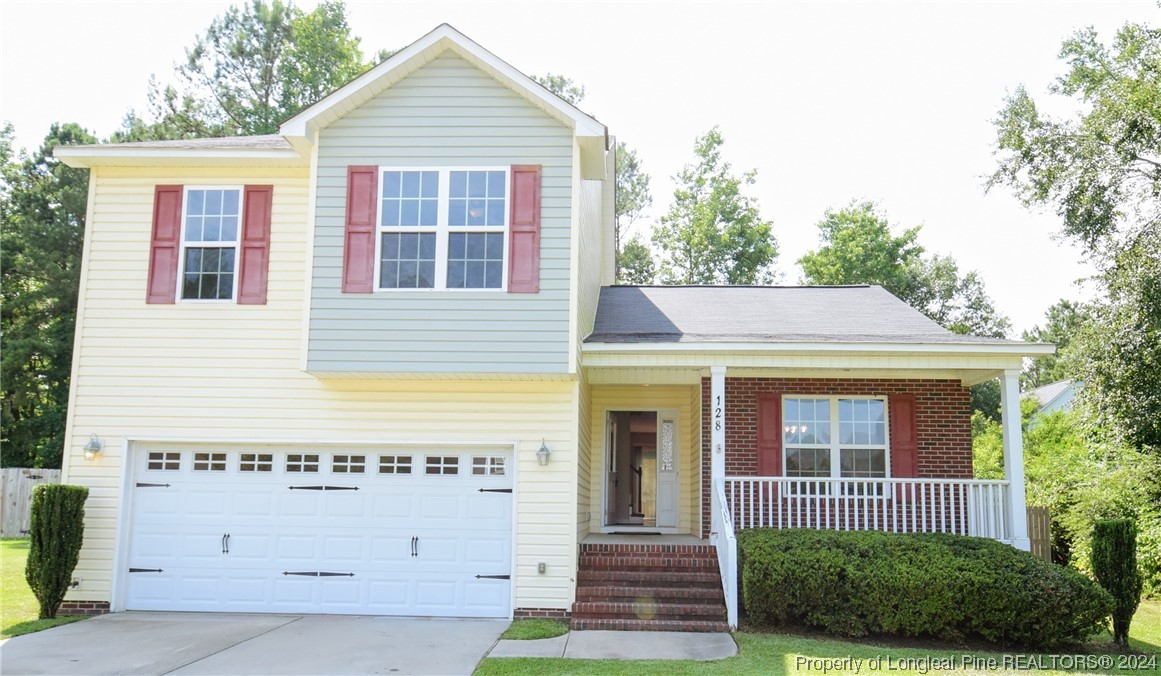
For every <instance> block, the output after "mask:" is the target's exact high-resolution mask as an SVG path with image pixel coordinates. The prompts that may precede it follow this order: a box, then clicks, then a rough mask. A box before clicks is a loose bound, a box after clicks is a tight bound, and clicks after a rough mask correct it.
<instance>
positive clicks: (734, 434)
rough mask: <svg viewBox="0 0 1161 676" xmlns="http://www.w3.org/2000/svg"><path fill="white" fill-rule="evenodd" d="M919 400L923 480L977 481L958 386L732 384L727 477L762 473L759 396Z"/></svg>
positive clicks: (706, 394)
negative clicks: (895, 396)
mask: <svg viewBox="0 0 1161 676" xmlns="http://www.w3.org/2000/svg"><path fill="white" fill-rule="evenodd" d="M759 392H772V393H775V394H803V395H819V396H836V395H862V396H887V395H892V394H914V395H915V403H916V411H915V425H916V428H917V429H916V433H917V436H918V442H919V452H918V460H919V476H921V477H926V478H945V479H970V478H972V424H971V393H970V391H969V390H968V388H967V387H964V386H963V385H962V384H960V382H959V381H958V380H889V379H862V378H726V474H727V475H728V476H732V475H739V476H751V475H754V474H757V473H758V393H759ZM710 396H711V392H710V379H709V378H702V381H701V418H702V419H701V430H702V433H701V446H702V454H701V458H702V468H701V472H702V477H703V481H702V484H701V492H702V496H701V504H702V514H701V519H702V524H701V526H702V533H704V534H708V533H709V531H710V488H711V486H710V481H709V478H710V462H711V461H710V457H711V452H712V449H711V442H710V432H711V425H710V411H711V410H712V407H711V406H710Z"/></svg>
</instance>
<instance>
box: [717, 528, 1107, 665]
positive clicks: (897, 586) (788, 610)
mask: <svg viewBox="0 0 1161 676" xmlns="http://www.w3.org/2000/svg"><path fill="white" fill-rule="evenodd" d="M738 545H739V547H738V549H739V558H740V559H741V560H740V563H739V567H740V568H741V583H742V589H741V594H742V601H743V604H744V607H745V609H746V616H747V620H748V621H750V622H752V623H754V624H757V625H791V624H801V625H806V626H810V627H816V628H821V629H823V630H824V631H826V632H828V633H831V634H837V635H840V636H866V635H868V634H890V635H898V636H935V637H939V638H942V639H947V640H962V639H964V638H967V637H979V638H983V639H985V640H987V641H990V642H992V643H997V644H1000V645H1019V646H1025V647H1029V648H1051V647H1056V646H1059V645H1063V644H1068V643H1073V642H1079V641H1083V640H1084V639H1085V638H1086V637H1088V636H1089V635H1091V634H1094V633H1096V632H1098V631H1100V630H1101V629H1103V627H1104V621H1105V618H1107V617H1108V615H1109V613H1110V612H1112V609H1113V599H1112V597H1111V596H1109V594H1108V593H1107V592H1106V591H1104V590H1103V589H1101V588H1100V587H1099V586H1097V585H1096V584H1095V583H1093V582H1092V581H1091V580H1089V579H1088V578H1086V577H1085V576H1083V575H1081V574H1080V573H1077V572H1076V571H1073V570H1069V569H1067V568H1063V567H1061V566H1056V565H1053V564H1050V563H1047V562H1045V561H1041V560H1040V559H1038V558H1036V557H1035V556H1032V555H1031V554H1029V553H1027V552H1022V551H1019V550H1017V549H1015V548H1014V547H1011V546H1009V545H1006V544H1003V543H1001V542H996V541H995V540H988V539H984V538H972V537H965V536H960V535H946V534H942V533H925V534H899V533H879V532H873V531H847V532H839V531H824V530H806V529H786V530H770V529H756V530H743V531H742V532H741V533H739V534H738Z"/></svg>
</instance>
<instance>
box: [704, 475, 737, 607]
mask: <svg viewBox="0 0 1161 676" xmlns="http://www.w3.org/2000/svg"><path fill="white" fill-rule="evenodd" d="M712 503H713V504H712V508H713V509H716V510H718V517H719V518H718V530H717V531H716V532H714V533H711V534H710V535H711V537H712V538H713V541H714V548H715V549H716V550H717V554H718V571H719V572H720V573H721V576H722V593H723V594H725V597H726V621H727V622H729V625H730V629H731V630H733V629H737V628H738V539H737V537H735V535H734V516H733V514H732V513H731V510H730V503H729V502H727V501H726V488H725V482H723V481H722V480H721V479H715V480H714V491H713V500H712Z"/></svg>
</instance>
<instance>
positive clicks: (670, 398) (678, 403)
mask: <svg viewBox="0 0 1161 676" xmlns="http://www.w3.org/2000/svg"><path fill="white" fill-rule="evenodd" d="M591 397H592V404H591V406H592V410H591V414H590V421H591V424H590V428H589V435H590V438H591V439H592V449H591V453H590V465H591V470H590V472H589V482H590V486H591V490H590V491H589V493H590V497H589V513H590V514H591V515H592V519H591V521H590V522H589V529H588V530H589V532H600V529H601V525H602V524H603V523H604V512H603V511H602V509H601V501H602V497H603V492H604V491H605V480H604V477H605V460H606V458H605V451H606V449H605V448H604V439H605V414H606V413H607V412H608V411H650V410H655V409H657V410H676V411H677V412H678V415H679V416H680V423H679V424H680V432H679V448H678V453H679V456H678V457H679V462H678V466H679V467H680V468H681V470H680V471H681V475H680V476H679V477H678V504H677V508H678V521H677V528H678V531H679V532H681V533H692V534H694V535H698V534H699V533H698V531H699V525H698V521H697V517H696V510H697V509H700V504H701V498H700V497H699V496H698V495H697V492H698V488H697V487H698V486H699V485H700V470H697V471H695V465H696V462H697V458H698V457H700V456H699V450H698V449H699V448H700V446H701V437H700V435H701V425H700V422H699V420H697V418H698V417H699V416H700V415H701V406H700V405H697V406H696V408H695V402H698V401H700V399H699V394H698V388H697V387H696V386H682V385H659V386H652V387H642V386H640V385H594V386H592V388H591Z"/></svg>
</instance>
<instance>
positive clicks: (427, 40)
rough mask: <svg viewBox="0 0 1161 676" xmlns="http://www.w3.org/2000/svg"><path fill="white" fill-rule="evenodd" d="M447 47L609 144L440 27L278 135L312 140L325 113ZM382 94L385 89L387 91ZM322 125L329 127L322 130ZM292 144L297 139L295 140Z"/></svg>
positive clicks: (601, 133) (593, 124) (590, 123)
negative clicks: (441, 44)
mask: <svg viewBox="0 0 1161 676" xmlns="http://www.w3.org/2000/svg"><path fill="white" fill-rule="evenodd" d="M441 42H444V43H445V46H446V47H449V48H453V49H454V50H455V51H456V52H457V53H458V54H460V55H461V56H463V57H465V58H467V59H468V60H469V61H472V62H474V63H475V64H476V65H477V66H481V67H483V69H484V70H486V71H487V70H491V71H492V72H493V73H494V74H495V75H499V76H501V77H500V78H499V79H500V80H501V81H503V82H504V84H506V85H507V86H508V87H510V88H512V89H514V90H516V91H517V93H519V94H521V95H522V96H524V97H525V98H529V99H533V100H536V101H538V102H539V103H541V104H542V105H543V106H544V107H545V108H547V109H549V110H551V111H553V112H555V113H556V115H555V117H557V118H558V119H561V120H562V121H565V120H567V121H569V123H570V126H571V127H572V128H573V130H574V133H575V134H576V135H577V136H578V137H599V138H600V139H601V143H602V145H604V144H605V139H606V136H607V135H608V131H607V129H606V128H605V125H603V124H601V123H600V122H598V121H596V120H595V119H593V118H592V117H590V116H589V115H587V114H585V113H584V112H582V111H581V110H579V109H578V108H576V107H575V106H573V105H571V104H569V103H567V102H565V101H564V100H562V99H561V98H560V97H559V96H556V95H555V94H553V93H552V92H550V91H548V90H547V89H545V88H544V87H542V86H541V85H540V84H539V83H537V82H535V81H534V80H532V79H531V78H529V77H528V76H527V75H525V74H524V73H521V72H520V71H518V70H516V69H515V68H513V67H512V66H510V65H508V64H507V63H506V62H504V61H503V60H502V59H500V58H498V57H497V56H496V55H495V54H492V53H491V52H489V51H488V50H487V49H484V48H483V47H481V46H480V45H479V44H477V43H476V42H475V41H474V40H472V39H471V38H469V37H467V36H466V35H464V34H463V33H461V32H459V31H458V30H456V29H455V28H452V27H451V26H450V25H448V24H446V23H445V24H442V25H440V26H438V27H437V28H436V29H435V30H433V31H431V32H430V33H428V34H427V35H424V36H423V37H421V38H419V39H418V40H416V41H415V42H413V43H411V44H410V45H408V46H406V47H404V48H403V49H401V50H399V51H398V52H396V53H395V54H393V55H392V56H391V58H389V59H387V60H386V61H384V62H382V63H380V64H379V65H377V66H375V67H374V68H372V69H371V70H369V71H367V72H365V73H363V74H362V75H360V76H358V77H357V78H355V79H354V80H351V81H350V82H348V83H347V84H345V85H343V86H342V87H340V88H339V89H337V90H335V91H334V92H333V93H332V94H330V95H329V96H327V97H326V98H324V99H323V100H321V101H319V102H318V103H316V104H314V105H313V106H311V107H309V108H307V109H306V110H303V111H302V112H300V113H299V114H297V115H295V116H294V117H292V118H290V119H289V120H287V121H286V122H284V123H283V124H282V127H281V129H280V130H279V133H281V134H282V135H283V136H286V137H287V138H288V139H308V138H309V137H310V132H311V131H314V130H315V129H317V127H318V126H320V125H318V124H317V123H316V121H318V120H319V119H320V118H323V119H325V117H326V116H327V113H330V112H332V111H334V110H335V109H336V108H339V107H340V106H342V105H343V102H344V101H346V100H347V99H350V98H352V97H356V96H360V95H362V96H365V97H367V98H370V97H371V96H374V95H375V94H377V93H378V91H377V88H378V85H379V84H380V83H381V82H384V81H386V82H392V75H393V74H394V73H396V72H397V71H399V70H403V71H405V72H406V73H410V72H412V71H414V70H416V69H417V68H419V67H420V66H422V65H423V64H425V63H427V62H428V61H430V60H431V59H432V58H434V55H435V53H437V52H438V51H442V50H433V51H430V52H429V51H428V50H429V49H431V48H433V47H439V46H440V43H441ZM383 88H384V89H385V88H386V87H383ZM322 126H325V124H324V125H322ZM291 143H294V140H291Z"/></svg>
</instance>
